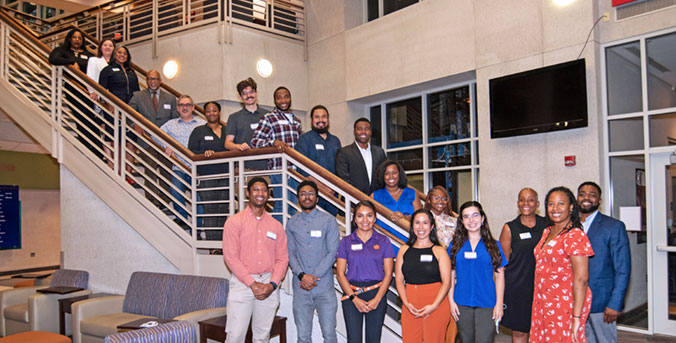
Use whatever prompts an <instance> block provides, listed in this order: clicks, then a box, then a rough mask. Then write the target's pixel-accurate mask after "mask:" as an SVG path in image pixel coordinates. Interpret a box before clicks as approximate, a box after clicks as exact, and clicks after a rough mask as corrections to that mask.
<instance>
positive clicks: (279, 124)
mask: <svg viewBox="0 0 676 343" xmlns="http://www.w3.org/2000/svg"><path fill="white" fill-rule="evenodd" d="M273 96H274V100H275V109H274V110H272V112H270V113H268V114H266V115H264V116H263V118H261V120H260V121H259V122H258V127H256V130H255V131H254V133H253V138H251V147H252V148H265V147H270V146H274V147H276V148H277V150H279V152H284V149H286V148H287V147H291V148H295V147H296V142H297V141H298V137H300V135H301V133H302V129H301V124H300V120H298V118H297V117H296V116H295V115H294V114H293V112H291V92H289V90H288V89H287V88H286V87H284V86H282V87H278V88H277V89H275V92H274V93H273ZM268 168H269V169H280V168H282V160H281V159H279V158H273V159H270V161H268ZM270 181H271V183H272V184H281V183H282V176H281V175H280V174H276V175H271V176H270ZM288 184H289V186H290V187H291V188H294V189H295V188H296V186H297V182H295V181H294V180H293V179H291V178H289V180H288ZM272 191H273V196H274V197H275V198H276V199H281V197H282V189H281V187H279V186H277V187H272ZM288 195H289V196H288V198H289V201H291V202H292V203H295V202H296V196H295V195H294V194H293V193H292V192H289V193H288ZM282 200H283V199H282ZM273 211H274V212H275V213H281V212H282V202H281V201H279V200H278V201H275V206H274V209H273ZM291 212H294V213H295V211H294V210H293V208H292V207H289V214H290V215H293V214H294V213H291ZM275 218H277V219H278V220H279V219H280V217H278V216H275ZM280 221H281V220H280Z"/></svg>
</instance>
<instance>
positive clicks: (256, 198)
mask: <svg viewBox="0 0 676 343" xmlns="http://www.w3.org/2000/svg"><path fill="white" fill-rule="evenodd" d="M269 194H270V193H269V189H268V183H267V181H265V179H263V178H261V177H254V178H252V179H251V180H249V183H248V184H247V191H246V195H247V197H248V198H249V203H248V205H247V206H246V208H245V209H244V210H243V211H241V212H239V213H237V214H235V215H234V216H232V217H230V218H228V220H227V221H226V222H225V226H224V228H223V259H224V260H225V263H226V264H227V266H228V268H230V271H231V272H232V277H231V278H230V292H229V294H228V305H227V308H228V309H227V311H228V321H227V324H226V326H225V333H226V335H227V338H226V343H243V342H244V337H245V336H246V332H247V329H248V327H249V320H251V330H252V331H253V342H254V343H263V342H266V343H267V342H269V340H270V328H271V327H272V322H273V320H274V319H275V313H276V312H277V307H278V306H279V291H278V290H277V288H278V285H279V284H280V282H282V278H283V277H284V275H285V274H286V267H287V265H288V263H289V253H288V250H287V245H286V233H285V232H284V228H283V227H282V224H280V223H279V221H277V220H275V219H274V218H272V216H270V215H269V214H268V213H267V212H265V204H266V203H267V202H268V196H269ZM252 315H253V318H252Z"/></svg>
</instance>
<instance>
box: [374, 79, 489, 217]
mask: <svg viewBox="0 0 676 343" xmlns="http://www.w3.org/2000/svg"><path fill="white" fill-rule="evenodd" d="M474 94H475V84H474V83H473V82H471V83H466V84H460V85H457V86H455V87H453V88H450V89H442V90H433V91H429V92H423V93H422V94H415V95H410V96H407V97H404V98H401V99H392V100H390V101H385V102H383V103H379V104H373V105H371V106H369V109H368V110H369V113H370V115H371V122H372V137H371V141H372V144H374V145H380V146H382V147H383V148H384V149H385V152H386V153H387V156H388V158H390V159H392V160H395V161H398V162H399V163H400V164H401V165H402V167H403V168H404V170H405V171H406V176H407V177H408V180H409V185H410V186H412V187H414V188H416V189H418V190H419V191H421V192H423V193H426V192H427V190H429V189H430V188H432V187H433V186H437V185H440V186H443V187H445V188H446V189H447V190H448V192H449V194H450V195H451V204H452V206H453V209H454V210H455V211H457V209H458V207H459V205H460V204H462V203H463V202H465V201H468V200H472V199H473V198H474V196H475V194H477V191H476V190H477V188H478V183H477V180H478V171H479V162H478V161H479V156H478V150H477V147H478V141H477V130H476V101H475V99H474V96H473V95H474Z"/></svg>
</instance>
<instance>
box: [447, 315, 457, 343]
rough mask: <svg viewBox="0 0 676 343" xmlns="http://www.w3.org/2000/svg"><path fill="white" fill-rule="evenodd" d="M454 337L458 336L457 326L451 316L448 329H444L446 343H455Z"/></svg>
mask: <svg viewBox="0 0 676 343" xmlns="http://www.w3.org/2000/svg"><path fill="white" fill-rule="evenodd" d="M456 336H458V324H456V323H455V320H454V319H453V316H451V320H450V321H449V322H448V328H447V329H446V343H455V337H456Z"/></svg>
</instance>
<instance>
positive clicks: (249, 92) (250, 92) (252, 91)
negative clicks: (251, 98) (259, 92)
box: [242, 90, 256, 96]
mask: <svg viewBox="0 0 676 343" xmlns="http://www.w3.org/2000/svg"><path fill="white" fill-rule="evenodd" d="M255 93H256V91H255V90H250V91H242V96H247V95H251V94H255Z"/></svg>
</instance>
